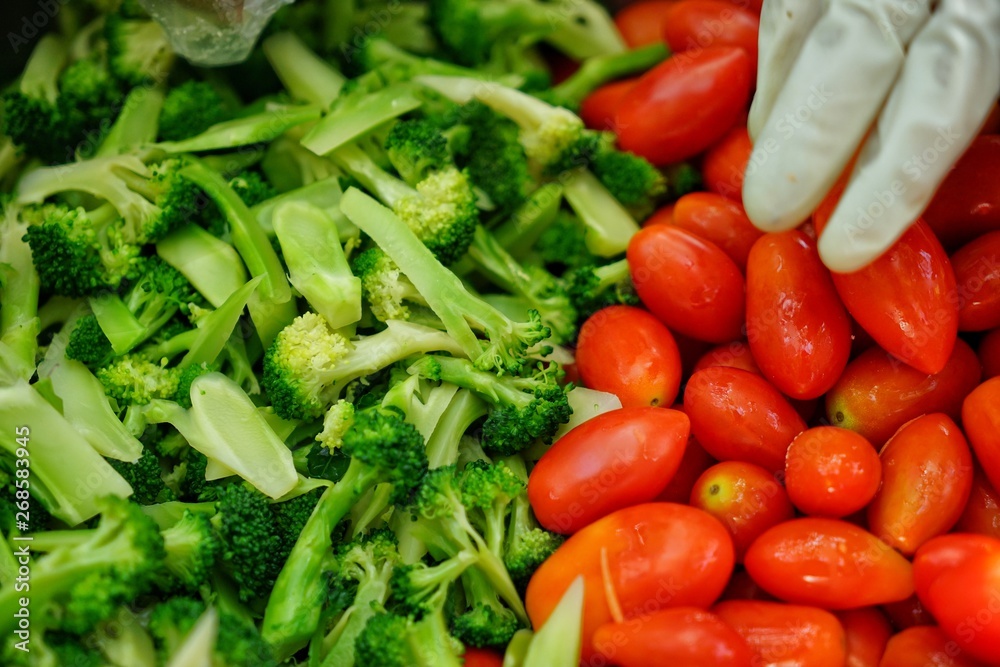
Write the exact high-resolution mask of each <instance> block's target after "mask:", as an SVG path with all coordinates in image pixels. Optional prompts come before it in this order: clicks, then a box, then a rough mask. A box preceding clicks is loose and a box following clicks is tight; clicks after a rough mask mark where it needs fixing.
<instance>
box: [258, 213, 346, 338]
mask: <svg viewBox="0 0 1000 667" xmlns="http://www.w3.org/2000/svg"><path fill="white" fill-rule="evenodd" d="M273 224H274V232H275V234H276V235H277V237H278V242H279V243H280V244H281V252H282V255H283V256H284V258H285V264H286V265H287V266H288V279H289V281H290V282H291V283H292V286H293V287H295V289H297V290H298V291H299V293H300V294H301V295H302V296H304V297H305V299H306V301H307V302H308V303H309V305H310V306H312V307H313V309H314V310H315V311H316V312H317V313H319V314H320V315H322V316H323V317H324V319H326V322H327V324H329V325H330V327H331V328H332V329H341V328H343V327H346V326H349V325H352V324H355V323H356V322H357V321H358V320H360V319H361V280H359V279H358V278H357V277H355V276H354V274H352V273H351V268H350V266H348V263H347V255H345V254H344V249H343V247H342V246H341V245H340V234H339V232H338V230H337V224H336V223H335V222H334V221H333V220H332V219H331V218H330V217H329V216H328V215H326V213H325V212H324V211H323V210H322V209H320V208H318V207H316V206H313V205H312V204H308V203H304V202H295V201H290V202H286V203H283V204H281V205H280V206H278V207H277V208H276V209H275V211H274V218H273Z"/></svg>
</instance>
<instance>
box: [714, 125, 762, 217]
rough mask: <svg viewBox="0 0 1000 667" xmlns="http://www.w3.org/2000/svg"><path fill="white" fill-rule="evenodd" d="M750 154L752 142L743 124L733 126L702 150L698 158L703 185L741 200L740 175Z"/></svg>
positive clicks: (741, 179)
mask: <svg viewBox="0 0 1000 667" xmlns="http://www.w3.org/2000/svg"><path fill="white" fill-rule="evenodd" d="M752 154H753V142H752V141H751V140H750V133H749V132H747V128H746V126H745V125H739V126H737V127H734V128H733V129H732V130H730V131H729V133H728V134H727V135H726V136H724V137H723V138H722V140H721V141H719V143H717V144H715V145H714V146H712V147H711V148H709V149H708V151H706V152H705V157H704V158H703V159H702V161H701V178H702V181H703V182H704V184H705V189H706V190H708V191H709V192H714V193H716V194H719V195H722V196H723V197H726V198H728V199H732V200H733V201H736V202H740V203H742V202H743V178H744V176H745V175H746V170H747V165H748V164H749V163H750V156H751V155H752Z"/></svg>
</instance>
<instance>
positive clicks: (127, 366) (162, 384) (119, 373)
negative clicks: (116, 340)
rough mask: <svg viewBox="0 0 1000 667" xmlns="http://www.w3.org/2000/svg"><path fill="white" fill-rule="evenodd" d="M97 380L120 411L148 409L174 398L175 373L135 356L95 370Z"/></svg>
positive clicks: (128, 355) (137, 355)
mask: <svg viewBox="0 0 1000 667" xmlns="http://www.w3.org/2000/svg"><path fill="white" fill-rule="evenodd" d="M97 379H98V380H100V381H101V384H103V385H104V391H105V392H106V393H107V394H108V396H110V397H111V398H113V399H115V400H116V401H118V404H119V406H120V407H125V406H129V405H148V404H149V402H150V401H152V400H154V399H164V400H173V398H174V397H175V396H176V395H177V383H178V379H179V372H178V371H177V369H176V368H166V367H164V366H161V365H160V364H158V363H156V362H153V361H150V360H149V359H146V358H145V357H143V356H141V355H139V354H126V355H123V356H121V357H117V358H115V359H114V360H113V361H112V362H111V363H110V364H108V365H107V366H105V367H103V368H100V369H98V371H97Z"/></svg>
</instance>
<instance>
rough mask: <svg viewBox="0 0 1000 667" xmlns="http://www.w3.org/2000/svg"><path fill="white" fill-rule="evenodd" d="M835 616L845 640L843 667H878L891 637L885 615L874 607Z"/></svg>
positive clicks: (850, 610)
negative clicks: (845, 653)
mask: <svg viewBox="0 0 1000 667" xmlns="http://www.w3.org/2000/svg"><path fill="white" fill-rule="evenodd" d="M836 616H837V620H839V621H840V624H841V625H842V626H843V627H844V635H845V636H846V638H847V660H846V661H845V662H844V667H878V663H879V660H881V659H882V654H883V653H885V645H886V643H887V642H888V641H889V637H891V636H892V626H891V625H890V624H889V619H887V618H886V617H885V614H883V613H882V612H880V611H879V610H878V609H877V608H875V607H863V608H861V609H849V610H847V611H840V612H837V613H836Z"/></svg>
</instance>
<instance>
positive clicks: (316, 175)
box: [260, 135, 342, 192]
mask: <svg viewBox="0 0 1000 667" xmlns="http://www.w3.org/2000/svg"><path fill="white" fill-rule="evenodd" d="M260 168H261V170H262V171H263V172H264V173H265V174H266V175H267V178H268V180H269V181H271V183H273V184H274V187H275V188H276V189H277V190H278V191H279V192H289V191H291V190H297V189H299V188H302V187H304V186H307V185H312V184H314V183H316V182H317V181H331V182H335V181H336V180H337V179H336V177H339V176H342V174H341V171H340V169H338V168H337V165H335V164H334V163H333V161H332V160H330V159H329V158H326V157H322V156H320V155H316V154H315V153H313V152H312V151H311V150H309V149H308V148H306V147H305V146H303V145H302V144H300V143H299V142H298V140H297V139H294V138H292V137H291V136H288V135H286V136H283V137H278V138H277V139H275V140H274V141H272V142H271V143H270V144H268V146H267V149H266V150H265V151H264V157H263V158H261V160H260ZM331 177H334V178H331ZM337 190H338V191H340V185H339V184H338V185H337Z"/></svg>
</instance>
